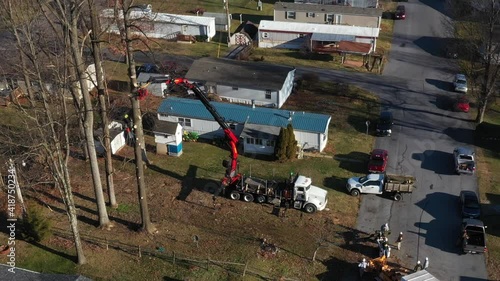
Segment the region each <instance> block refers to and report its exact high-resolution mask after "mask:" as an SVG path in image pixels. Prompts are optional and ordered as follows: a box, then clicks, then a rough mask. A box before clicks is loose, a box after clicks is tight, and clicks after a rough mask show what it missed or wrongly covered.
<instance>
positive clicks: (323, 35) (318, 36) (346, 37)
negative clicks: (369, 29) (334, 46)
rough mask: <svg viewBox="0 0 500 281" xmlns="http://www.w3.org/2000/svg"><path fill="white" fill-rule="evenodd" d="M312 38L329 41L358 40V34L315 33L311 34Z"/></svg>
mask: <svg viewBox="0 0 500 281" xmlns="http://www.w3.org/2000/svg"><path fill="white" fill-rule="evenodd" d="M311 40H313V41H329V42H339V41H354V40H356V36H354V35H345V34H328V33H313V35H312V36H311Z"/></svg>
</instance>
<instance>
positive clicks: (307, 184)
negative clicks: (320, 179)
mask: <svg viewBox="0 0 500 281" xmlns="http://www.w3.org/2000/svg"><path fill="white" fill-rule="evenodd" d="M293 193H294V198H293V200H294V201H295V203H294V205H299V204H300V205H301V207H302V208H303V209H304V210H305V211H306V212H307V213H313V212H315V211H322V210H324V209H325V208H326V204H327V203H328V199H327V198H326V195H327V193H328V192H327V191H326V190H324V189H322V188H320V187H317V186H314V185H312V180H311V178H308V177H305V176H301V175H299V176H297V178H296V180H295V182H294V192H293ZM294 207H295V206H294Z"/></svg>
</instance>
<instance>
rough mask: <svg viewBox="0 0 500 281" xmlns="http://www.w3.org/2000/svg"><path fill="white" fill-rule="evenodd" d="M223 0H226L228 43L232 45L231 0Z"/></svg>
mask: <svg viewBox="0 0 500 281" xmlns="http://www.w3.org/2000/svg"><path fill="white" fill-rule="evenodd" d="M222 1H224V4H225V6H224V9H226V16H227V45H228V46H231V14H230V13H229V0H222Z"/></svg>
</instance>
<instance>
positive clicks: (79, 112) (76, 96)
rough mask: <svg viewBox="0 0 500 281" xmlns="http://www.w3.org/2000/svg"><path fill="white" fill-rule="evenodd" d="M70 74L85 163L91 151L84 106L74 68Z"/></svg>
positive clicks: (79, 139) (80, 143) (70, 68)
mask: <svg viewBox="0 0 500 281" xmlns="http://www.w3.org/2000/svg"><path fill="white" fill-rule="evenodd" d="M67 43H68V45H69V39H68V42H67ZM68 71H69V73H70V77H71V80H72V82H73V83H71V86H70V87H71V88H70V92H71V96H72V97H73V105H74V107H75V109H76V112H77V115H78V129H79V133H80V135H79V136H78V146H79V147H80V148H81V149H82V153H83V155H82V158H83V160H85V161H88V160H89V150H88V149H87V145H86V144H85V142H84V139H85V128H84V127H83V119H84V118H85V116H84V114H83V110H82V104H81V102H80V90H79V88H78V87H77V84H76V81H78V77H77V75H76V71H75V69H74V68H72V67H69V70H68Z"/></svg>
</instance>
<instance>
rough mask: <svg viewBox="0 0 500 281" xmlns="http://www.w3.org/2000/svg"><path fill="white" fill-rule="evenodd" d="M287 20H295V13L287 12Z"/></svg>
mask: <svg viewBox="0 0 500 281" xmlns="http://www.w3.org/2000/svg"><path fill="white" fill-rule="evenodd" d="M286 18H287V19H295V12H293V11H287V12H286Z"/></svg>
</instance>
